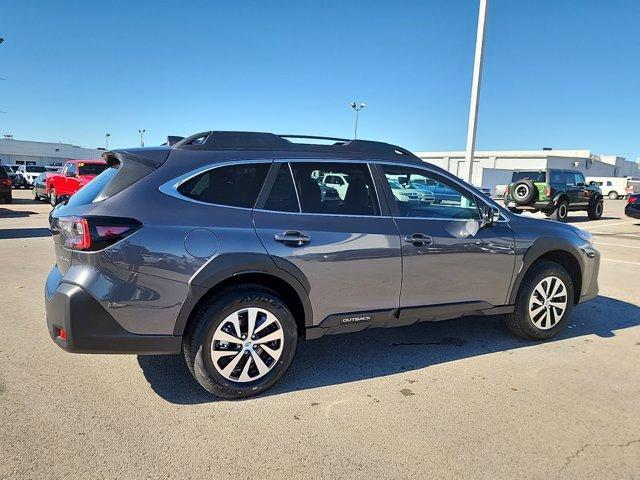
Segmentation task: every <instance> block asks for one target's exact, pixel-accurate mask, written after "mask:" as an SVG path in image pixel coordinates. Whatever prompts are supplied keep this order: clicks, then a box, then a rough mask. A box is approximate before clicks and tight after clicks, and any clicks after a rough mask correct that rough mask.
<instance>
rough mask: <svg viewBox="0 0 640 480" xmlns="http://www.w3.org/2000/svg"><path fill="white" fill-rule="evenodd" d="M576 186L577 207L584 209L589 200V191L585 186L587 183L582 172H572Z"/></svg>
mask: <svg viewBox="0 0 640 480" xmlns="http://www.w3.org/2000/svg"><path fill="white" fill-rule="evenodd" d="M573 176H574V179H575V184H576V190H577V195H578V205H580V206H581V207H586V206H588V205H589V200H590V199H591V190H589V187H588V186H587V181H586V180H585V178H584V175H583V174H582V172H574V174H573Z"/></svg>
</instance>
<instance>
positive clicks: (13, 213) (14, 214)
mask: <svg viewBox="0 0 640 480" xmlns="http://www.w3.org/2000/svg"><path fill="white" fill-rule="evenodd" d="M37 214H38V212H31V211H29V210H12V209H9V208H0V218H22V217H28V216H30V215H37Z"/></svg>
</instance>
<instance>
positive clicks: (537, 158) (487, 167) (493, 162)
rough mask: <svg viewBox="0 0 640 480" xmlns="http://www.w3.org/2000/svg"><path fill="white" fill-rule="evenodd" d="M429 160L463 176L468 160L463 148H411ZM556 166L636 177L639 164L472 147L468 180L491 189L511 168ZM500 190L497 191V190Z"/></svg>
mask: <svg viewBox="0 0 640 480" xmlns="http://www.w3.org/2000/svg"><path fill="white" fill-rule="evenodd" d="M415 154H416V155H417V156H418V157H420V158H421V159H423V160H424V161H425V162H429V163H432V164H434V165H437V166H439V167H442V168H444V169H445V170H448V171H449V172H451V173H453V174H455V175H457V176H459V177H460V178H463V179H466V178H467V177H468V171H469V163H468V162H467V161H466V160H465V152H462V151H458V152H415ZM547 168H559V169H565V170H577V171H580V172H582V173H583V174H584V176H585V177H640V164H638V163H637V162H630V161H628V160H626V159H625V158H623V157H617V156H615V155H595V154H593V153H591V151H590V150H551V149H544V150H516V151H476V152H475V153H474V159H473V179H472V183H473V184H474V185H476V186H478V187H484V188H489V189H491V191H492V192H495V189H496V186H502V185H507V184H508V183H510V182H511V173H512V172H513V171H514V170H545V169H547ZM497 193H501V192H497Z"/></svg>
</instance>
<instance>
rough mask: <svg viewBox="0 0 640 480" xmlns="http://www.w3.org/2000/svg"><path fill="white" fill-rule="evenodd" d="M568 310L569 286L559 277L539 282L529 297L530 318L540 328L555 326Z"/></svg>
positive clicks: (546, 328)
mask: <svg viewBox="0 0 640 480" xmlns="http://www.w3.org/2000/svg"><path fill="white" fill-rule="evenodd" d="M566 310H567V287H566V286H565V284H564V282H563V281H562V280H560V279H559V278H558V277H554V276H549V277H546V278H543V279H542V280H540V281H539V282H538V284H537V285H536V287H535V288H534V289H533V292H531V297H530V298H529V318H531V321H532V322H533V324H534V325H535V326H536V327H537V328H539V329H540V330H549V329H550V328H553V327H555V326H556V325H557V324H558V322H559V321H560V320H561V319H562V317H563V315H564V312H565V311H566Z"/></svg>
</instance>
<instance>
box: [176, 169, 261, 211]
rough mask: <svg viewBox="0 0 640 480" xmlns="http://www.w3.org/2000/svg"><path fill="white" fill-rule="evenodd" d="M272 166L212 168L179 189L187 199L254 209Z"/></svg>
mask: <svg viewBox="0 0 640 480" xmlns="http://www.w3.org/2000/svg"><path fill="white" fill-rule="evenodd" d="M269 166H270V164H269V163H247V164H236V165H228V166H225V167H219V168H212V169H211V170H207V171H206V172H203V173H201V174H199V175H196V176H195V177H193V178H190V179H189V180H187V181H186V182H184V183H182V184H181V185H180V186H179V187H178V192H179V193H181V194H182V195H184V196H185V197H188V198H191V199H193V200H197V201H199V202H205V203H212V204H216V205H227V206H231V207H244V208H253V206H254V204H255V203H256V199H257V198H258V194H259V193H260V189H261V188H262V184H263V182H264V179H265V177H266V176H267V172H268V171H269Z"/></svg>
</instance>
